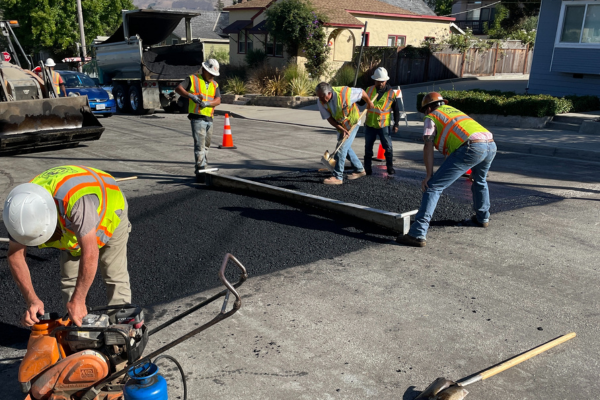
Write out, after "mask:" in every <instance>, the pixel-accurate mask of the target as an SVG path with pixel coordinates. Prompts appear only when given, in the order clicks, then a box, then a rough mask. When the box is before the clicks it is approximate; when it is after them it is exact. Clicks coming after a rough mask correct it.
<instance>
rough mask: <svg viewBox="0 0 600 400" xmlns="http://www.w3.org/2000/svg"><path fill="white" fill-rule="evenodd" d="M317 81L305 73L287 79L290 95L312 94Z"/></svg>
mask: <svg viewBox="0 0 600 400" xmlns="http://www.w3.org/2000/svg"><path fill="white" fill-rule="evenodd" d="M317 84H318V82H316V81H314V80H312V79H310V78H309V77H308V76H306V75H300V76H297V77H295V78H292V79H291V80H290V81H289V84H288V88H289V92H290V95H292V96H314V94H315V88H316V87H317Z"/></svg>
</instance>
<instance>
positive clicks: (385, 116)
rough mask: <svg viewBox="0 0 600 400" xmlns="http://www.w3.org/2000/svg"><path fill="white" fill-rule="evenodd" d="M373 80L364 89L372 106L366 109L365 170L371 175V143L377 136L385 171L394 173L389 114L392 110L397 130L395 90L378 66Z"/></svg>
mask: <svg viewBox="0 0 600 400" xmlns="http://www.w3.org/2000/svg"><path fill="white" fill-rule="evenodd" d="M371 79H373V80H374V81H375V84H374V85H373V86H369V87H368V88H367V90H366V92H367V96H369V98H370V99H371V101H372V102H373V104H374V105H375V107H374V108H372V109H369V110H368V111H367V121H366V123H365V172H366V173H367V175H371V174H372V173H373V170H372V168H371V163H372V159H373V144H375V139H377V137H379V142H380V143H381V146H382V147H383V149H384V150H385V166H386V167H387V173H388V174H390V175H392V174H395V173H396V171H395V170H394V161H393V160H394V154H393V149H392V138H391V137H390V135H391V129H392V128H391V127H390V120H391V118H390V114H391V111H392V110H393V111H394V128H393V129H394V132H398V123H399V120H400V109H399V108H398V102H397V101H396V92H395V91H394V90H393V89H392V87H391V86H390V85H388V84H387V81H388V80H389V79H390V77H389V76H388V73H387V70H386V69H385V68H383V67H379V68H377V69H376V70H375V73H374V74H373V75H372V76H371ZM364 104H365V102H364V101H362V100H361V101H360V102H358V105H359V106H362V105H364Z"/></svg>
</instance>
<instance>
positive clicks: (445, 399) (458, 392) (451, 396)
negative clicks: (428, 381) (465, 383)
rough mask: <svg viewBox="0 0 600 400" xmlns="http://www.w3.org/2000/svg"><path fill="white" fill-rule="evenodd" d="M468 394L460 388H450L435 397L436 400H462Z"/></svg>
mask: <svg viewBox="0 0 600 400" xmlns="http://www.w3.org/2000/svg"><path fill="white" fill-rule="evenodd" d="M468 394H469V392H467V390H466V389H465V388H464V387H462V386H450V387H449V388H447V389H444V390H442V391H441V392H439V393H438V394H437V396H435V399H436V400H463V399H464V398H465V397H467V395H468Z"/></svg>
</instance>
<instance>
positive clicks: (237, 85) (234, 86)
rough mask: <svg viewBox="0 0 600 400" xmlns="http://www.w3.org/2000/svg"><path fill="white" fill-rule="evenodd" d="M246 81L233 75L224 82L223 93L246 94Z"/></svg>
mask: <svg viewBox="0 0 600 400" xmlns="http://www.w3.org/2000/svg"><path fill="white" fill-rule="evenodd" d="M246 92H247V88H246V82H244V80H243V79H242V78H239V77H237V76H236V77H233V78H229V79H227V81H226V83H225V93H228V94H246Z"/></svg>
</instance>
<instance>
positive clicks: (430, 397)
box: [415, 378, 456, 400]
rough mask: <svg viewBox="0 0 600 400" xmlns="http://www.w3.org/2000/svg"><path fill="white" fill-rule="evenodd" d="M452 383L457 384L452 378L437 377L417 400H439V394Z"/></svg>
mask: <svg viewBox="0 0 600 400" xmlns="http://www.w3.org/2000/svg"><path fill="white" fill-rule="evenodd" d="M452 385H456V383H455V382H454V381H451V380H450V379H446V378H437V379H436V380H435V381H433V383H432V384H431V385H429V386H427V389H425V390H424V391H423V392H422V393H421V394H420V395H418V396H417V398H416V399H415V400H437V397H436V396H437V394H438V393H440V392H441V391H442V390H444V389H446V388H449V387H450V386H452Z"/></svg>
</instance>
